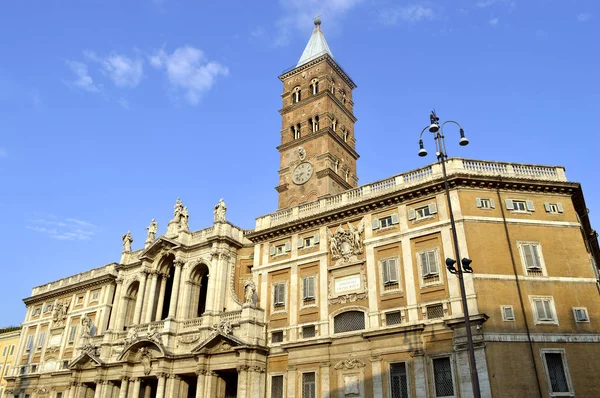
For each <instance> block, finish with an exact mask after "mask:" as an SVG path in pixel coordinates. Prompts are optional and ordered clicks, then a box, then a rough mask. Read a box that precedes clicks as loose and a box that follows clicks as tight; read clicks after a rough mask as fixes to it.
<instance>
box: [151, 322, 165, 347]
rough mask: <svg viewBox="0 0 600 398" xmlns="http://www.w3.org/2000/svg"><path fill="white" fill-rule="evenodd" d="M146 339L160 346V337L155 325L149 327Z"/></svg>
mask: <svg viewBox="0 0 600 398" xmlns="http://www.w3.org/2000/svg"><path fill="white" fill-rule="evenodd" d="M148 339H150V340H153V341H156V342H157V343H158V344H159V345H162V343H163V342H162V335H161V334H160V332H159V331H158V329H157V328H156V326H155V325H151V326H150V330H149V331H148Z"/></svg>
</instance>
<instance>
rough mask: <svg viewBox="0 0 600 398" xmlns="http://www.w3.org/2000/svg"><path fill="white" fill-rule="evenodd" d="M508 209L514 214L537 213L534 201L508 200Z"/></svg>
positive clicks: (506, 202) (506, 201)
mask: <svg viewBox="0 0 600 398" xmlns="http://www.w3.org/2000/svg"><path fill="white" fill-rule="evenodd" d="M504 202H505V204H506V209H507V210H512V211H513V212H521V213H529V212H532V211H535V205H534V204H533V201H532V200H521V199H506V200H505V201H504Z"/></svg>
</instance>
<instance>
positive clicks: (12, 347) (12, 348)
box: [8, 344, 15, 355]
mask: <svg viewBox="0 0 600 398" xmlns="http://www.w3.org/2000/svg"><path fill="white" fill-rule="evenodd" d="M14 353H15V345H14V344H13V345H11V346H10V352H9V353H8V355H12V354H14Z"/></svg>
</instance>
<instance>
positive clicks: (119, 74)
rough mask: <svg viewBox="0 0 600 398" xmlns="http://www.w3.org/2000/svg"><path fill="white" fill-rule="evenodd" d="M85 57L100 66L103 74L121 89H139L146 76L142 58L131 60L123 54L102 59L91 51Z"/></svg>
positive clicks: (87, 51) (84, 53)
mask: <svg viewBox="0 0 600 398" xmlns="http://www.w3.org/2000/svg"><path fill="white" fill-rule="evenodd" d="M83 55H84V56H85V57H86V58H87V59H88V60H90V61H94V62H96V63H98V64H100V68H101V70H102V72H103V73H104V74H105V75H107V76H109V77H110V79H111V80H112V81H113V83H114V84H115V86H117V87H120V88H124V87H130V88H133V87H137V86H138V85H139V84H140V81H141V80H142V77H143V75H144V61H143V59H142V58H140V57H137V58H130V57H128V56H126V55H121V54H111V55H109V56H106V57H100V56H98V55H97V54H96V53H95V52H93V51H90V50H86V51H84V52H83Z"/></svg>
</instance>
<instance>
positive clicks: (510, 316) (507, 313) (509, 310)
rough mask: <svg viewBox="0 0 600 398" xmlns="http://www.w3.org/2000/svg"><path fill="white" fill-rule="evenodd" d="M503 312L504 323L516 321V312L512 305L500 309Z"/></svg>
mask: <svg viewBox="0 0 600 398" xmlns="http://www.w3.org/2000/svg"><path fill="white" fill-rule="evenodd" d="M500 309H501V310H502V320H503V321H514V320H515V312H514V310H513V306H512V305H503V306H501V307H500Z"/></svg>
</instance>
